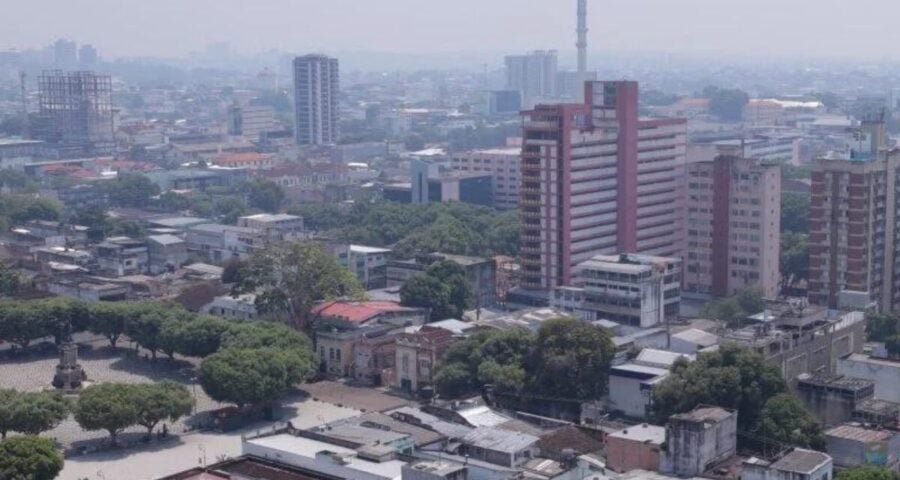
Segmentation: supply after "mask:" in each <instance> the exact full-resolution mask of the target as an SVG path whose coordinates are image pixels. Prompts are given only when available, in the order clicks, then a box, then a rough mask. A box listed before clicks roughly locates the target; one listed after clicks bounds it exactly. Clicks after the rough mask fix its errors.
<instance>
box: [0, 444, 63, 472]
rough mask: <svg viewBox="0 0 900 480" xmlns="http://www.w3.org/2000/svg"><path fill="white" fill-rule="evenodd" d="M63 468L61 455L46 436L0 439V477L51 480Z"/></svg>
mask: <svg viewBox="0 0 900 480" xmlns="http://www.w3.org/2000/svg"><path fill="white" fill-rule="evenodd" d="M62 468H63V456H62V454H61V453H60V452H59V451H58V450H57V449H56V446H55V445H53V442H52V441H51V440H50V439H47V438H40V437H34V436H22V437H13V438H8V439H6V440H3V441H0V478H2V479H4V480H53V479H54V478H56V477H57V475H59V472H61V471H62Z"/></svg>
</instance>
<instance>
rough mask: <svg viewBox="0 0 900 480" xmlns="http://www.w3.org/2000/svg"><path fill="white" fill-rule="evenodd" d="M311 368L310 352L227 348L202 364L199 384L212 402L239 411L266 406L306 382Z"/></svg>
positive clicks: (207, 358)
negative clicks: (254, 406) (232, 405)
mask: <svg viewBox="0 0 900 480" xmlns="http://www.w3.org/2000/svg"><path fill="white" fill-rule="evenodd" d="M312 366H313V359H312V352H310V351H309V350H308V349H307V350H305V351H304V350H301V349H283V348H256V349H234V348H226V349H223V350H220V351H219V352H217V353H214V354H212V355H210V356H209V357H206V359H204V360H203V363H202V364H200V385H202V386H203V390H204V391H205V392H206V393H207V395H209V396H210V397H211V398H212V399H214V400H216V401H219V402H228V403H233V404H235V405H237V406H238V408H243V407H244V406H246V405H266V404H271V403H274V402H277V401H278V400H279V399H280V398H281V397H282V396H283V395H284V394H285V393H286V392H287V391H288V389H290V388H292V387H293V386H294V385H296V384H298V383H300V382H302V381H303V380H305V379H306V378H307V376H308V375H309V374H310V373H311V372H312V370H313V367H312Z"/></svg>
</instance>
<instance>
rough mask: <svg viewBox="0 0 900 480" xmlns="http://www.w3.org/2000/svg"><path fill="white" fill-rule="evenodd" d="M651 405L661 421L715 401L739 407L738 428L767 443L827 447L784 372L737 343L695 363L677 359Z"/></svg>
mask: <svg viewBox="0 0 900 480" xmlns="http://www.w3.org/2000/svg"><path fill="white" fill-rule="evenodd" d="M651 405H652V407H651V417H652V418H653V420H654V421H656V422H663V423H664V422H666V421H667V420H668V418H669V417H670V416H672V415H675V414H678V413H684V412H688V411H690V410H691V409H693V408H694V407H696V406H697V405H716V406H720V407H723V408H730V409H735V410H737V412H738V430H739V432H740V433H742V434H749V435H752V436H753V437H755V438H761V439H763V441H765V442H766V443H768V444H772V445H775V446H779V445H794V446H801V447H808V448H815V449H822V448H824V446H825V441H824V436H823V435H822V430H821V427H820V425H819V424H818V423H817V422H816V421H815V419H814V418H813V417H812V415H811V414H810V413H809V412H808V411H807V410H806V409H805V408H804V406H803V405H802V404H801V403H800V401H799V400H797V398H796V397H794V396H793V395H791V394H790V393H789V392H788V386H787V383H786V382H785V380H784V378H783V377H782V376H781V372H780V371H779V370H778V369H777V368H775V367H773V366H771V365H769V364H768V363H766V361H765V359H764V358H763V357H762V355H760V354H758V353H756V352H754V351H752V350H748V349H745V348H741V347H739V346H736V345H722V346H721V347H720V348H719V350H717V351H715V352H709V353H702V354H700V355H699V356H698V358H697V360H696V361H694V362H687V361H685V360H683V359H682V360H679V361H678V362H676V363H675V365H674V366H673V367H672V373H671V374H670V375H669V376H668V377H666V379H665V380H663V381H662V382H660V383H659V384H657V385H656V387H655V388H654V389H653V394H652V402H651ZM739 438H740V439H743V438H748V437H747V435H741V436H739Z"/></svg>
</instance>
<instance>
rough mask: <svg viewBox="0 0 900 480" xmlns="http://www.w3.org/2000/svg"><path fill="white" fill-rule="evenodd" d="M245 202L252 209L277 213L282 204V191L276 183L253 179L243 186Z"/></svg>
mask: <svg viewBox="0 0 900 480" xmlns="http://www.w3.org/2000/svg"><path fill="white" fill-rule="evenodd" d="M244 190H245V191H246V192H247V202H248V203H249V205H250V206H251V207H253V208H258V209H260V210H263V211H265V212H269V213H277V212H278V211H279V210H280V209H281V206H282V204H284V189H282V188H281V186H280V185H278V184H277V183H275V182H273V181H271V180H267V179H264V178H254V179H252V180H250V181H249V182H247V183H246V184H245V187H244Z"/></svg>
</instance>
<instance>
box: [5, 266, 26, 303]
mask: <svg viewBox="0 0 900 480" xmlns="http://www.w3.org/2000/svg"><path fill="white" fill-rule="evenodd" d="M21 289H22V276H21V275H19V272H18V271H17V270H16V269H15V268H13V267H12V266H10V265H9V263H7V262H4V261H0V297H13V296H15V295H16V294H18V293H19V291H20V290H21Z"/></svg>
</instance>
